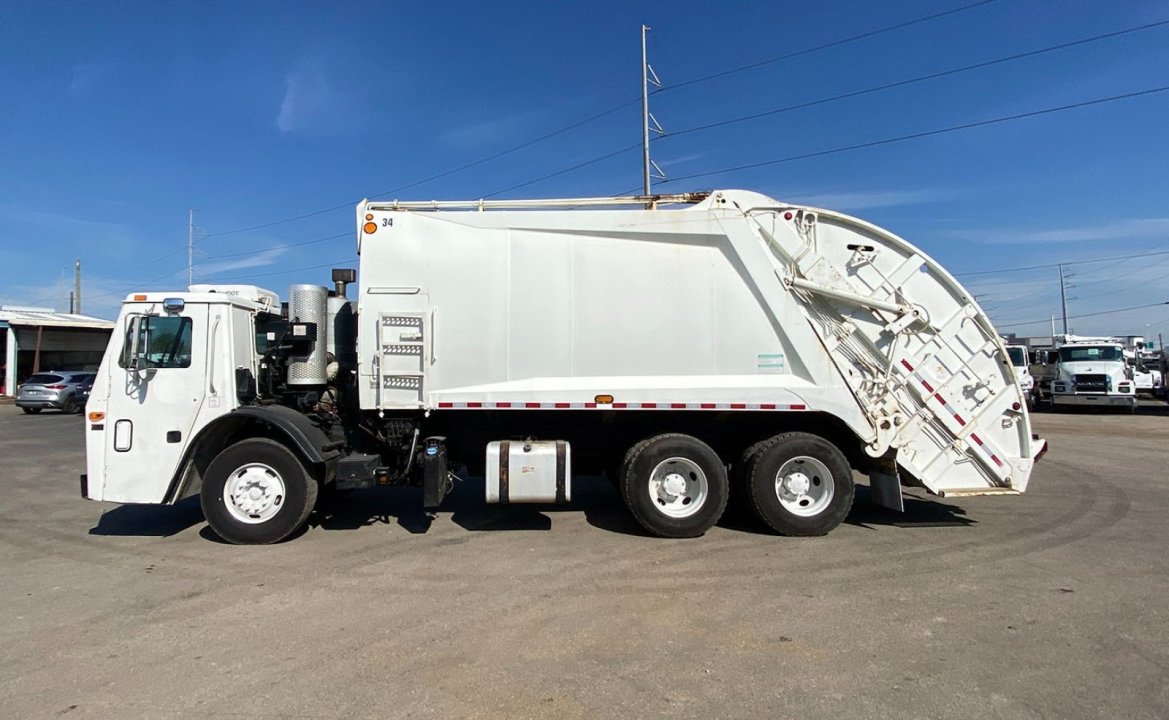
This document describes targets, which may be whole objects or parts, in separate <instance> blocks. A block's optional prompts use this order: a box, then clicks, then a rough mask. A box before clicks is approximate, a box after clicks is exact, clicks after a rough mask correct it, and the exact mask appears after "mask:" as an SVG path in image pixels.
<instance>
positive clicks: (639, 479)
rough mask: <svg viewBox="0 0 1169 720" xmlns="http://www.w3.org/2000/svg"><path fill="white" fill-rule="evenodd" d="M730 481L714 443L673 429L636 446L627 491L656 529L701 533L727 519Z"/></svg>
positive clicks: (628, 464)
mask: <svg viewBox="0 0 1169 720" xmlns="http://www.w3.org/2000/svg"><path fill="white" fill-rule="evenodd" d="M727 484H728V483H727V471H726V467H725V466H724V465H723V463H722V460H720V459H719V457H718V455H717V454H716V453H715V452H714V450H712V449H711V448H710V446H708V445H707V444H706V443H704V442H702V441H701V440H699V439H698V438H695V437H691V436H689V435H681V434H677V433H670V434H666V435H658V436H656V437H652V438H650V439H648V440H644V441H642V442H640V443H638V444H637V445H635V446H633V448H631V449H630V451H629V453H628V454H627V455H626V458H625V463H624V468H623V472H622V478H621V495H622V497H623V498H624V499H625V503H626V505H627V506H628V507H629V510H630V512H632V513H633V516H634V517H635V518H637V521H638V522H639V523H641V526H642V527H644V528H645V529H646V530H648V531H650V532H651V533H653V534H655V535H660V536H662V537H671V538H685V537H698V536H699V535H702V534H703V533H705V532H706V531H707V530H709V529H710V528H711V527H713V526H714V524H715V523H716V522H718V519H719V518H720V517H722V514H723V510H725V509H726V505H727V495H728V488H727Z"/></svg>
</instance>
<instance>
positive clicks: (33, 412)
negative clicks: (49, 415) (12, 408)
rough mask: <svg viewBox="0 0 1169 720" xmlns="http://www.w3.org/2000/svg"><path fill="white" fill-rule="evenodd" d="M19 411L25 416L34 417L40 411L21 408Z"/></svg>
mask: <svg viewBox="0 0 1169 720" xmlns="http://www.w3.org/2000/svg"><path fill="white" fill-rule="evenodd" d="M21 410H23V411H24V414H25V415H36V414H37V413H39V412H40V411H41V409H40V408H21Z"/></svg>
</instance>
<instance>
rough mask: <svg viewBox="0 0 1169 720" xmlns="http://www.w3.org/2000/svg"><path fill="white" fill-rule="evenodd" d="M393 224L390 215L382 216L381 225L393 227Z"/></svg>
mask: <svg viewBox="0 0 1169 720" xmlns="http://www.w3.org/2000/svg"><path fill="white" fill-rule="evenodd" d="M393 226H394V218H391V217H388V218H382V227H393Z"/></svg>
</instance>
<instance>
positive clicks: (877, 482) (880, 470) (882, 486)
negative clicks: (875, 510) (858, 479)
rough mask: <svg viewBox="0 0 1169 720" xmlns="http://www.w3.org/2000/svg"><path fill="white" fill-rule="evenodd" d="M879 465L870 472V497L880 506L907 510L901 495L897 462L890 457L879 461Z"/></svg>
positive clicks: (901, 510)
mask: <svg viewBox="0 0 1169 720" xmlns="http://www.w3.org/2000/svg"><path fill="white" fill-rule="evenodd" d="M877 463H878V464H877V467H874V468H873V469H872V470H871V471H870V472H869V499H870V500H871V501H872V503H873V504H874V505H876V506H878V507H883V508H888V509H890V510H896V511H897V512H905V502H904V501H903V500H902V497H901V478H900V477H899V476H898V474H897V462H896V461H895V460H893V459H892V458H889V457H884V458H881V459H880V460H878V461H877Z"/></svg>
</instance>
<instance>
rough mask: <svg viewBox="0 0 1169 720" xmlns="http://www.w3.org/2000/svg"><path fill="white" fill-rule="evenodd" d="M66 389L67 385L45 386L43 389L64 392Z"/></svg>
mask: <svg viewBox="0 0 1169 720" xmlns="http://www.w3.org/2000/svg"><path fill="white" fill-rule="evenodd" d="M67 387H69V386H68V385H46V386H45V389H46V390H64V389H65V388H67Z"/></svg>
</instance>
